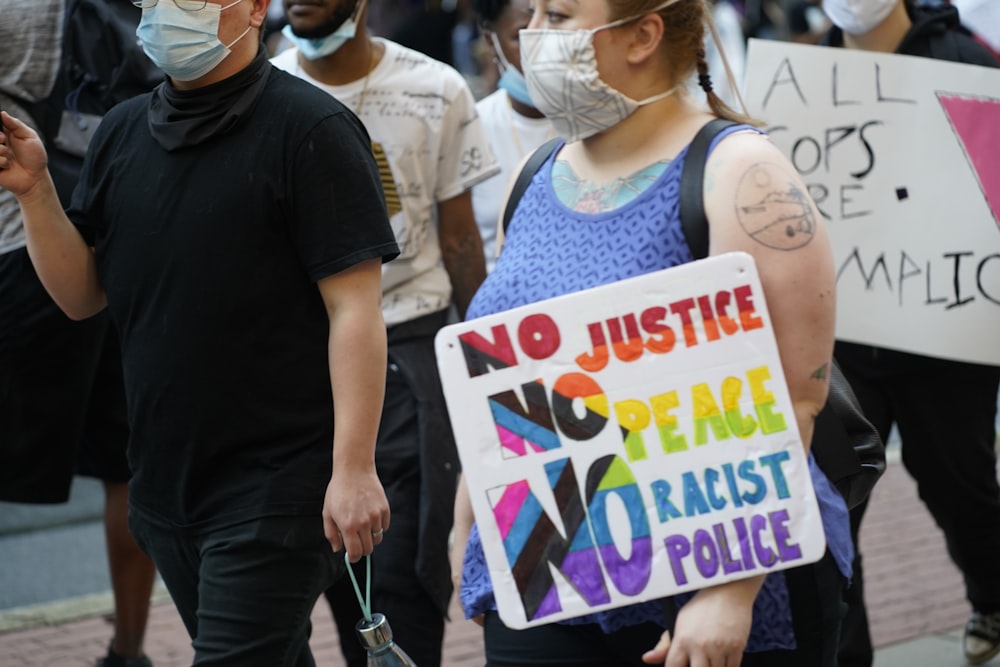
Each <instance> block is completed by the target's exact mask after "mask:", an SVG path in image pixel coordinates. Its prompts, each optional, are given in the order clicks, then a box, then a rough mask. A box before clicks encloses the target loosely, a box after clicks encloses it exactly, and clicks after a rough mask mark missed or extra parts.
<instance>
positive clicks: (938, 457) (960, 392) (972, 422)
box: [836, 343, 1000, 667]
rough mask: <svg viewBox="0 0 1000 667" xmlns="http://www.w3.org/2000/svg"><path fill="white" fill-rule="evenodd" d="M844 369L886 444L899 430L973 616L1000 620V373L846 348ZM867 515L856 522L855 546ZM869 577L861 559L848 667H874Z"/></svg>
mask: <svg viewBox="0 0 1000 667" xmlns="http://www.w3.org/2000/svg"><path fill="white" fill-rule="evenodd" d="M836 355H837V360H838V362H839V363H840V367H841V369H842V370H843V371H844V375H845V377H846V378H847V380H848V381H849V382H850V383H851V387H852V388H853V389H854V393H855V394H856V395H857V397H858V400H859V401H860V403H861V406H862V408H863V409H864V412H865V415H866V416H867V417H868V419H869V420H870V421H871V422H872V424H874V425H875V427H876V428H877V429H878V431H879V434H880V435H881V436H882V438H883V439H887V438H888V437H889V432H890V430H891V428H892V425H893V424H895V425H896V426H897V428H898V429H899V434H900V437H901V439H902V459H903V465H904V467H905V468H906V470H907V472H908V473H909V474H910V475H911V476H912V477H913V479H914V480H915V481H916V483H917V492H918V494H919V495H920V499H921V500H922V501H923V502H924V504H925V505H926V506H927V509H928V510H929V511H930V513H931V515H932V516H933V517H934V521H935V522H936V523H937V525H938V526H939V527H940V528H941V530H942V531H943V532H944V536H945V542H946V544H947V547H948V553H949V555H950V556H951V558H952V560H953V561H954V562H955V564H956V565H957V566H958V568H959V570H961V572H962V575H963V577H964V580H965V589H966V596H967V597H968V600H969V602H970V603H971V605H972V607H973V608H974V609H977V610H979V611H982V612H987V613H988V612H995V611H1000V563H998V561H997V557H996V554H997V553H1000V486H998V484H997V474H996V469H997V458H996V452H995V449H994V447H995V441H996V425H995V424H996V408H997V388H998V385H1000V368H997V367H995V366H981V365H976V364H965V363H960V362H954V361H945V360H941V359H931V358H928V357H921V356H917V355H911V354H905V353H900V352H892V351H889V350H882V349H876V348H870V347H864V346H859V345H848V344H843V343H838V345H837V353H836ZM864 510H865V505H862V506H860V507H857V508H855V510H854V511H853V512H852V516H851V527H852V531H853V534H854V538H855V540H854V543H855V545H857V534H858V530H859V529H860V526H861V520H862V517H863V515H864ZM863 577H864V574H863V570H862V563H861V556H860V554H858V556H857V557H856V562H855V568H854V576H853V585H852V590H851V591H849V592H848V601H849V609H848V615H847V617H846V618H845V621H844V632H843V645H842V647H841V659H840V666H841V667H870V666H871V664H872V648H871V638H870V636H869V634H868V619H867V615H866V613H865V608H864V597H863V596H864V579H863Z"/></svg>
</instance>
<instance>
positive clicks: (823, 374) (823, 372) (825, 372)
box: [809, 364, 830, 380]
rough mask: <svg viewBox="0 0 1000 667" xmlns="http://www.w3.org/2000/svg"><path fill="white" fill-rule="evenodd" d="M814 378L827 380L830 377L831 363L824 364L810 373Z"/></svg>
mask: <svg viewBox="0 0 1000 667" xmlns="http://www.w3.org/2000/svg"><path fill="white" fill-rule="evenodd" d="M809 377H811V378H812V379H813V380H826V379H827V378H828V377H830V364H823V365H822V366H820V367H819V368H817V369H816V370H814V371H813V374H812V375H810V376H809Z"/></svg>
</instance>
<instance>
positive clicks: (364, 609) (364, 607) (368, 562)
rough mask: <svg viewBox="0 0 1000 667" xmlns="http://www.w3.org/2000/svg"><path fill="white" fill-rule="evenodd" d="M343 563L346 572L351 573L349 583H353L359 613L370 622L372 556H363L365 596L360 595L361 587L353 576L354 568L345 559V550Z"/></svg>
mask: <svg viewBox="0 0 1000 667" xmlns="http://www.w3.org/2000/svg"><path fill="white" fill-rule="evenodd" d="M344 563H346V564H347V574H349V575H351V583H352V584H354V595H356V596H357V598H358V604H360V605H361V613H362V614H364V615H365V620H366V621H368V622H369V623H371V622H372V557H371V556H365V596H364V598H362V597H361V588H360V587H359V586H358V580H357V579H356V578H355V577H354V568H353V567H351V561H349V560H348V559H347V552H344Z"/></svg>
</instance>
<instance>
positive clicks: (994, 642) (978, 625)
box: [962, 611, 1000, 665]
mask: <svg viewBox="0 0 1000 667" xmlns="http://www.w3.org/2000/svg"><path fill="white" fill-rule="evenodd" d="M962 648H963V650H964V651H965V659H966V660H967V661H968V662H969V664H970V665H981V664H983V663H984V662H986V661H987V660H989V659H990V658H992V657H994V656H995V655H997V654H1000V611H997V612H993V613H992V614H982V613H980V612H978V611H974V612H972V615H971V616H969V622H968V623H966V624H965V637H964V638H963V639H962Z"/></svg>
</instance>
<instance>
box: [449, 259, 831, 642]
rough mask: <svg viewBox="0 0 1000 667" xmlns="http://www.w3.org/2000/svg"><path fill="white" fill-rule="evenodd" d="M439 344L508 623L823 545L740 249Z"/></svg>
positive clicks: (544, 306) (732, 574)
mask: <svg viewBox="0 0 1000 667" xmlns="http://www.w3.org/2000/svg"><path fill="white" fill-rule="evenodd" d="M435 347H436V352H437V358H438V367H439V369H440V372H441V379H442V383H443V386H444V392H445V397H446V399H447V403H448V412H449V414H450V417H451V422H452V427H453V429H454V432H455V439H456V441H457V443H458V448H459V455H460V457H461V459H462V467H463V473H464V474H465V476H466V479H467V482H468V486H469V491H470V496H471V498H472V506H473V511H474V514H475V517H476V522H477V524H478V527H479V531H480V533H481V535H482V540H483V547H484V552H485V555H486V562H487V565H488V567H489V571H490V577H491V580H492V582H493V586H494V589H495V594H496V601H497V608H498V611H499V613H500V616H501V618H502V619H503V621H504V623H505V624H507V625H508V626H510V627H513V628H523V627H528V626H532V625H537V624H541V623H548V622H552V621H556V620H561V619H565V618H571V617H575V616H580V615H583V614H587V613H590V612H594V611H599V610H605V609H610V608H613V607H619V606H623V605H627V604H632V603H635V602H640V601H644V600H650V599H657V598H661V597H665V596H668V595H672V594H674V593H680V592H683V591H689V590H693V589H698V588H703V587H705V586H710V585H715V584H719V583H722V582H726V581H731V580H734V579H739V578H743V577H748V576H753V575H759V574H764V573H767V572H769V571H772V570H778V569H784V568H789V567H795V566H799V565H803V564H806V563H809V562H814V561H816V560H818V559H819V558H820V557H821V556H822V554H823V551H824V549H825V540H824V535H823V528H822V524H821V520H820V515H819V508H818V505H817V502H816V498H815V493H814V491H813V488H812V482H811V479H810V476H809V469H808V463H807V459H806V456H805V452H804V449H803V446H802V442H801V439H800V436H799V431H798V427H797V425H796V422H795V413H794V410H793V406H792V403H791V399H790V397H789V394H788V390H787V387H786V385H785V379H784V375H783V373H782V369H781V362H780V358H779V356H778V349H777V345H776V343H775V339H774V332H773V330H772V328H771V321H770V319H769V316H768V312H767V306H766V303H765V301H764V293H763V290H762V288H761V285H760V281H759V279H758V276H757V271H756V268H755V266H754V263H753V259H752V258H751V257H750V255H747V254H745V253H730V254H726V255H721V256H717V257H712V258H709V259H705V260H701V261H698V262H692V263H690V264H685V265H683V266H678V267H674V268H671V269H666V270H663V271H658V272H655V273H651V274H647V275H644V276H640V277H636V278H631V279H629V280H624V281H621V282H618V283H614V284H611V285H606V286H602V287H597V288H593V289H589V290H585V291H583V292H577V293H574V294H569V295H565V296H562V297H558V298H555V299H550V300H546V301H541V302H538V303H535V304H532V305H529V306H524V307H520V308H516V309H514V310H510V311H507V312H504V313H499V314H496V315H491V316H489V317H483V318H479V319H475V320H471V321H468V322H463V323H459V324H454V325H451V326H448V327H445V328H444V329H442V330H441V331H440V332H439V334H438V336H437V339H436V341H435Z"/></svg>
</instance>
